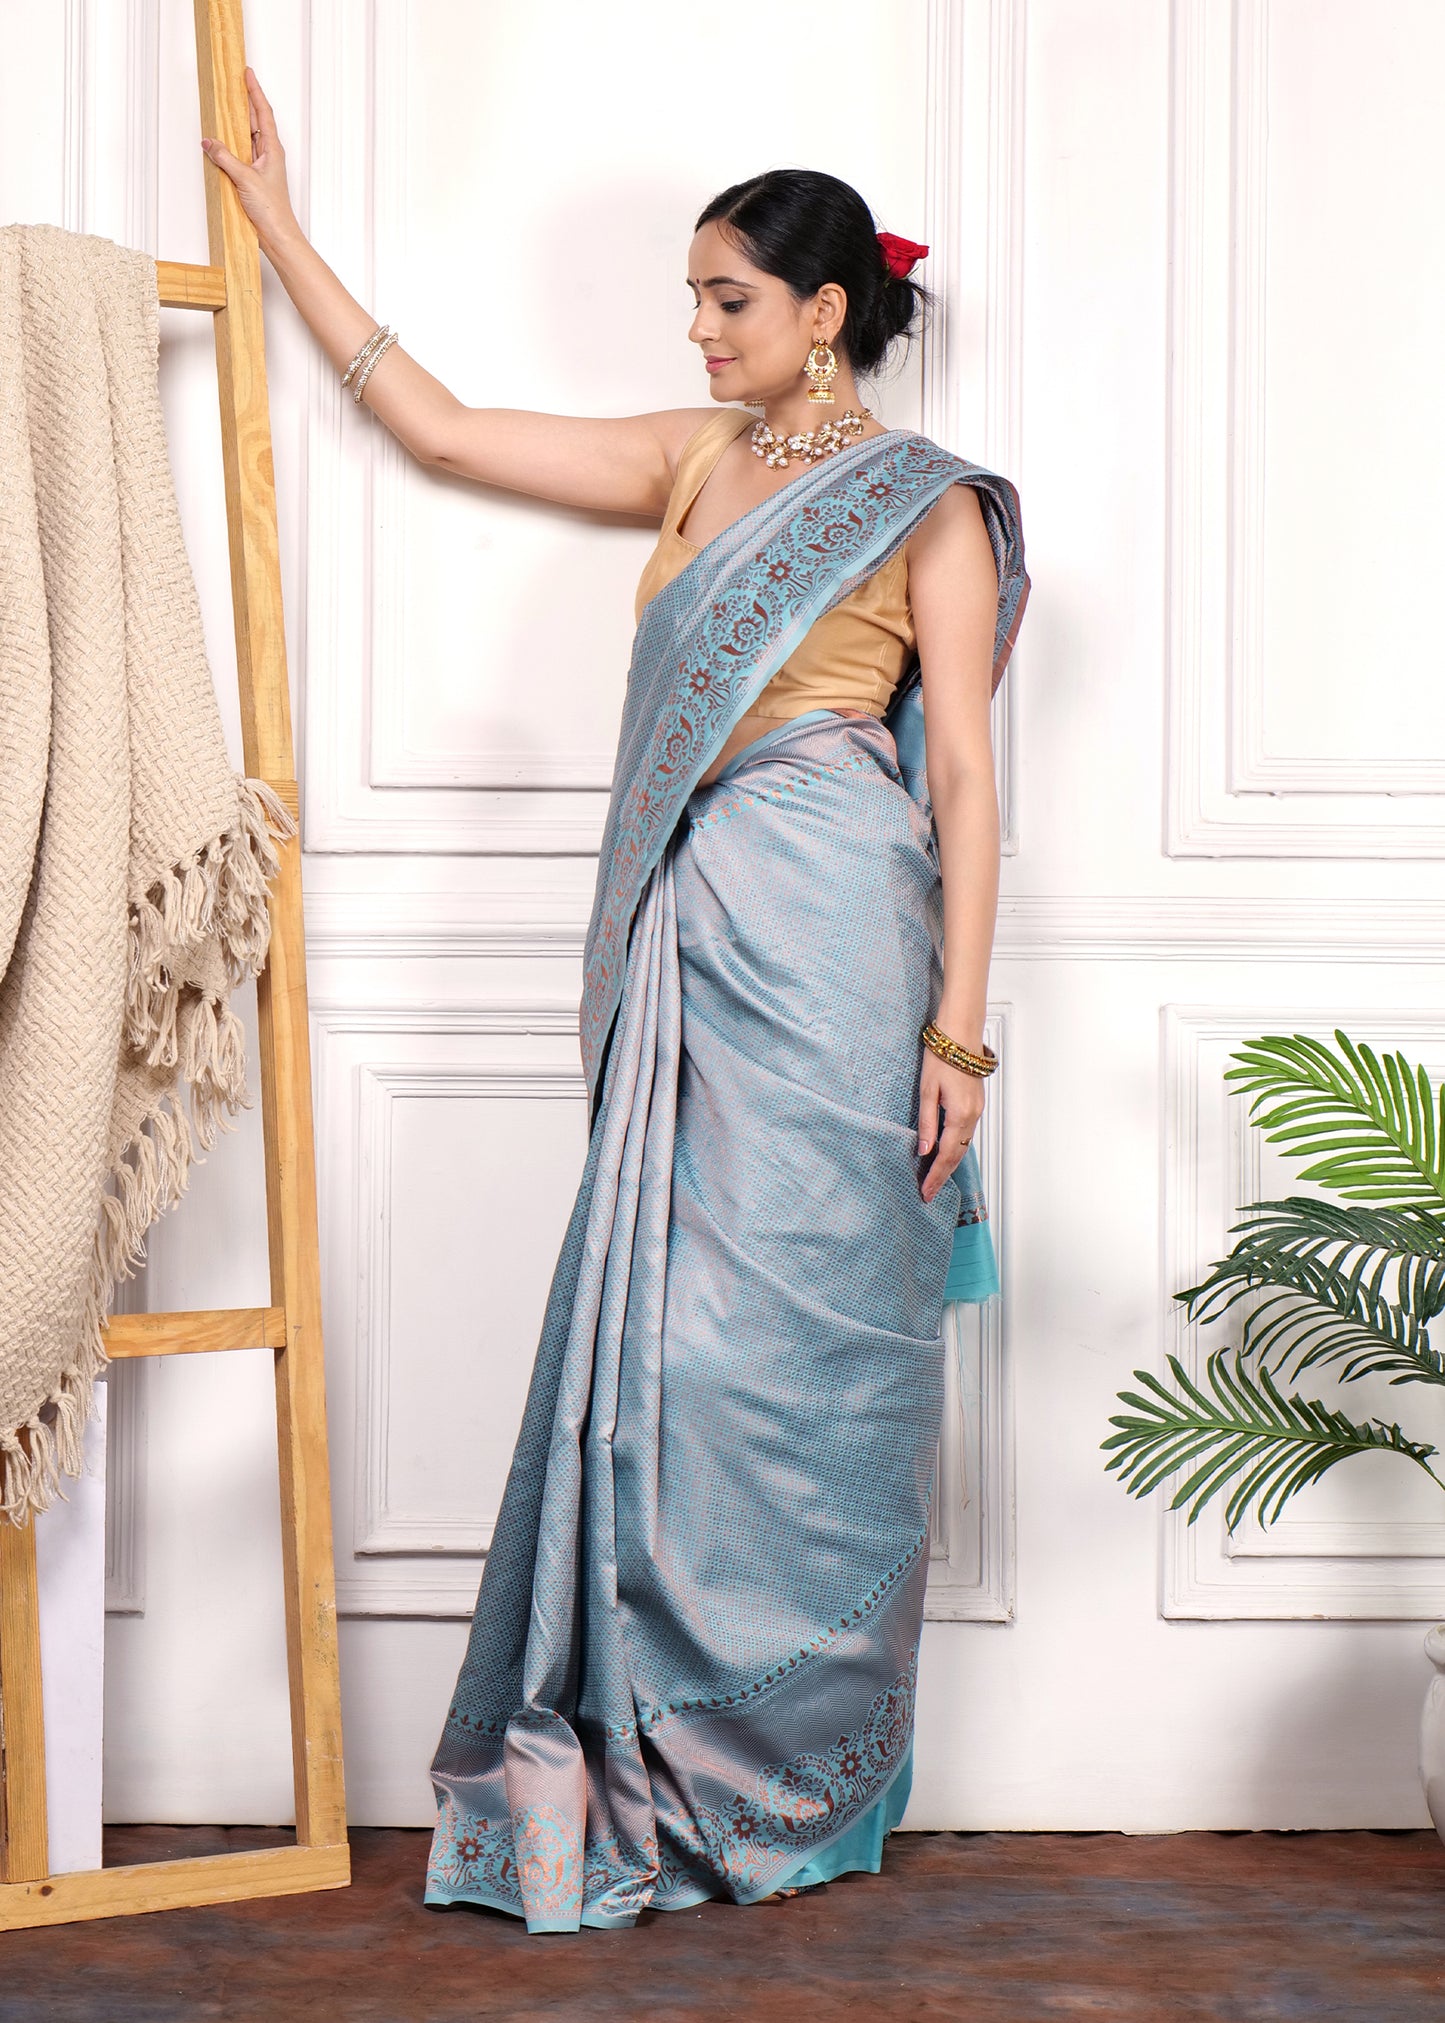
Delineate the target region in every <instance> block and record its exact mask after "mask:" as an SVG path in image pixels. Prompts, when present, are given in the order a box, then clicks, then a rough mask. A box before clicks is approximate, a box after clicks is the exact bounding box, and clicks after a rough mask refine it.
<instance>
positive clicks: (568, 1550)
mask: <svg viewBox="0 0 1445 2023" xmlns="http://www.w3.org/2000/svg"><path fill="white" fill-rule="evenodd" d="M954 484H967V485H971V486H973V487H974V488H975V490H976V493H977V496H978V499H979V504H980V506H981V507H982V509H983V513H984V518H985V522H986V524H987V526H988V530H989V535H990V540H991V542H992V546H993V551H994V557H995V562H996V564H997V568H998V576H999V607H998V626H997V633H996V639H995V663H994V677H993V678H994V686H995V687H997V684H998V681H999V679H1000V678H1001V676H1002V673H1003V669H1004V665H1005V663H1006V661H1007V659H1008V655H1009V653H1010V651H1011V649H1012V646H1013V642H1014V638H1015V636H1016V633H1017V629H1018V624H1019V620H1020V618H1021V616H1022V612H1023V607H1024V603H1025V600H1026V597H1027V592H1028V577H1027V575H1026V574H1025V571H1024V561H1023V544H1022V535H1021V531H1020V526H1019V515H1018V501H1017V498H1016V495H1015V493H1014V490H1013V488H1012V486H1011V485H1009V484H1008V483H1007V481H1006V480H1004V479H1002V478H1000V477H997V476H995V475H994V474H993V473H991V472H988V471H984V470H981V469H980V468H979V467H978V466H977V465H974V464H969V463H966V462H964V461H963V460H961V459H960V458H957V457H955V456H952V455H950V454H949V453H948V452H946V451H944V450H942V449H940V448H939V447H938V446H937V445H936V444H935V443H932V442H930V441H929V440H928V439H927V438H925V437H923V436H919V435H916V434H913V433H912V432H910V431H906V430H892V431H889V432H888V433H887V434H886V435H884V436H879V437H875V438H873V439H872V440H871V441H867V442H864V443H859V444H855V445H854V446H853V447H852V448H851V449H848V450H845V451H842V452H839V453H838V454H837V455H836V456H834V457H832V458H830V459H828V460H827V461H826V462H824V463H821V464H819V465H817V466H815V467H813V468H812V469H811V470H809V471H807V472H805V473H804V474H803V475H802V476H801V477H799V478H797V479H794V480H793V481H792V482H790V483H789V484H788V485H786V486H785V487H784V488H783V490H782V491H781V492H779V493H778V494H777V495H776V496H775V497H774V498H772V499H769V500H767V501H765V502H764V503H763V504H762V505H759V506H757V507H755V508H754V509H753V510H752V511H751V512H749V513H747V514H745V515H744V516H743V517H742V518H741V519H740V520H739V521H737V522H736V523H735V524H734V525H733V526H732V527H730V528H728V529H726V530H725V531H724V532H723V533H722V534H720V535H718V536H717V538H716V539H715V540H713V541H711V542H710V543H708V544H707V545H706V546H705V547H703V548H702V549H700V550H699V552H698V553H697V555H696V556H694V557H693V558H692V560H691V561H690V562H689V563H688V564H687V566H686V567H685V568H684V569H683V570H682V572H681V573H680V574H679V575H678V576H676V577H674V578H673V580H672V581H671V582H670V583H669V584H667V585H666V586H665V587H664V588H663V589H662V590H660V591H659V592H658V594H657V595H656V596H655V597H654V598H653V599H652V601H651V602H650V603H649V604H648V605H647V607H646V609H645V610H644V611H643V614H642V618H641V622H640V624H639V626H638V630H637V636H636V641H635V645H634V651H633V659H632V666H631V670H630V673H629V677H628V689H627V697H626V701H625V704H624V709H623V718H622V727H621V734H620V739H619V748H618V762H617V769H616V773H615V776H614V783H613V790H612V798H611V804H610V808H609V812H608V817H607V823H606V828H605V832H604V836H603V842H602V849H601V859H600V864H599V871H598V880H597V894H596V900H595V903H594V907H593V913H592V920H591V923H590V926H589V930H588V936H587V942H586V949H585V956H584V985H583V1000H582V1008H581V1039H582V1052H583V1061H584V1067H585V1070H586V1075H587V1084H588V1091H589V1103H590V1109H589V1115H590V1135H589V1140H588V1147H587V1155H586V1161H585V1165H584V1170H583V1174H582V1180H581V1184H580V1187H579V1190H578V1194H577V1199H576V1204H575V1206H574V1209H573V1212H572V1216H571V1220H570V1223H569V1226H568V1230H567V1234H566V1237H565V1239H564V1242H563V1245H562V1250H561V1255H560V1257H559V1259H558V1263H557V1266H556V1271H555V1274H554V1277H553V1281H552V1286H551V1291H550V1293H549V1296H548V1301H547V1307H546V1314H545V1318H544V1321H543V1326H542V1334H541V1342H540V1346H539V1348H538V1352H537V1358H536V1363H535V1366H534V1370H533V1374H532V1380H531V1387H530V1391H529V1395H528V1399H527V1405H526V1410H525V1413H524V1417H523V1422H522V1427H521V1432H520V1434H519V1436H518V1440H517V1445H516V1450H515V1454H514V1457H513V1461H512V1466H511V1471H510V1474H509V1476H508V1480H507V1486H506V1491H505V1494H504V1497H503V1501H502V1505H501V1510H500V1513H499V1516H498V1520H497V1525H496V1529H495V1535H494V1538H493V1543H492V1546H491V1550H490V1552H489V1553H488V1556H487V1563H486V1570H485V1574H484V1576H483V1580H482V1584H481V1591H480V1593H479V1596H478V1600H477V1608H476V1614H475V1617H474V1619H473V1623H472V1629H471V1635H470V1640H469V1643H468V1648H467V1654H466V1658H465V1661H464V1663H463V1665H462V1669H461V1674H460V1677H459V1679H458V1681H457V1688H456V1693H455V1697H454V1701H453V1704H452V1707H451V1711H450V1713H449V1714H448V1717H447V1720H446V1725H445V1728H444V1731H443V1734H442V1738H441V1742H440V1744H439V1746H438V1749H437V1753H436V1757H435V1760H434V1762H433V1764H432V1777H433V1781H434V1783H435V1786H436V1792H437V1798H438V1802H439V1817H438V1823H437V1827H436V1831H435V1834H434V1837H433V1842H432V1851H431V1861H430V1866H429V1870H428V1877H427V1890H426V1901H427V1902H428V1903H430V1904H438V1905H440V1904H448V1903H454V1902H458V1901H464V1902H470V1903H476V1904H485V1905H491V1906H493V1907H496V1908H498V1909H502V1910H506V1911H510V1912H513V1913H515V1914H517V1915H519V1916H522V1917H524V1918H525V1919H526V1921H527V1926H528V1929H529V1930H531V1931H534V1932H549V1931H575V1930H577V1928H578V1927H579V1925H589V1926H612V1925H628V1924H631V1923H633V1922H634V1921H635V1919H636V1917H637V1915H638V1913H639V1912H640V1911H643V1910H645V1909H648V1908H652V1909H680V1908H682V1907H683V1906H685V1905H688V1904H695V1903H698V1902H700V1901H701V1900H702V1899H704V1898H706V1897H719V1896H722V1897H729V1898H732V1899H733V1900H735V1901H737V1902H739V1903H750V1902H754V1901H756V1900H757V1899H759V1898H761V1897H763V1896H766V1895H768V1894H769V1893H771V1892H772V1891H774V1890H776V1889H779V1888H780V1887H781V1888H787V1887H799V1886H802V1885H804V1884H807V1883H810V1882H814V1881H818V1880H821V1879H824V1878H826V1877H827V1876H829V1875H833V1874H837V1873H841V1872H842V1871H843V1870H844V1869H847V1868H871V1869H874V1870H876V1869H877V1867H878V1860H879V1849H880V1847H881V1843H882V1839H883V1836H884V1834H885V1833H886V1832H887V1830H888V1828H889V1827H891V1826H892V1825H893V1824H895V1823H896V1820H897V1818H898V1817H899V1815H900V1814H901V1811H902V1807H903V1803H904V1801H905V1799H906V1796H907V1789H908V1778H909V1776H910V1774H911V1749H912V1733H913V1704H914V1684H915V1677H916V1670H917V1658H918V1641H919V1633H920V1627H921V1623H922V1617H923V1598H924V1582H925V1579H926V1577H927V1571H928V1537H929V1507H928V1506H929V1497H930V1493H931V1481H932V1474H933V1465H934V1455H935V1449H936V1445H937V1440H938V1434H939V1426H940V1414H941V1406H942V1397H943V1354H944V1351H943V1345H942V1339H941V1332H942V1316H943V1306H944V1301H945V1298H946V1297H947V1298H955V1297H957V1298H964V1299H982V1298H985V1297H987V1296H988V1294H989V1293H990V1292H991V1291H992V1290H994V1289H995V1288H996V1286H997V1278H996V1275H995V1270H994V1258H993V1249H992V1244H991V1240H990V1237H989V1232H988V1223H987V1209H986V1204H985V1201H984V1198H983V1191H982V1188H981V1185H980V1179H979V1169H978V1163H977V1159H976V1156H975V1154H974V1153H973V1151H972V1149H970V1151H969V1152H968V1154H967V1155H966V1156H965V1159H964V1161H963V1163H962V1164H961V1165H960V1166H959V1168H958V1169H957V1172H956V1173H955V1175H954V1176H953V1177H952V1178H951V1179H950V1180H949V1181H947V1182H945V1184H944V1186H943V1187H942V1188H941V1189H940V1190H939V1193H938V1194H937V1196H936V1197H935V1198H934V1200H933V1201H931V1202H924V1201H923V1200H922V1199H921V1197H920V1194H919V1177H920V1171H921V1169H920V1167H919V1164H918V1162H917V1160H916V1157H915V1135H916V1117H917V1094H918V1076H919V1068H920V1061H921V1052H920V1040H919V1032H920V1028H921V1026H922V1025H923V1023H924V1021H925V1020H926V1019H927V1018H928V1017H929V1016H931V1013H932V1010H933V1008H934V1006H935V1004H936V1003H937V998H938V991H939V987H940V984H941V979H942V968H941V939H942V917H943V912H942V887H941V881H940V876H939V866H938V852H937V844H936V839H935V836H934V831H933V823H932V816H931V812H930V808H929V803H928V796H927V786H926V780H925V774H924V744H923V711H922V696H921V688H920V679H919V670H918V667H917V665H916V663H915V665H914V666H913V667H912V668H911V669H910V670H909V671H908V673H907V675H906V676H905V679H904V681H903V682H902V683H901V684H900V687H899V690H898V691H897V692H896V694H895V696H894V699H893V702H892V704H891V706H890V709H889V712H888V714H887V716H886V717H885V718H883V719H881V720H880V719H877V718H873V717H861V716H860V717H852V716H846V715H843V714H840V713H838V712H835V711H831V710H815V711H810V712H809V713H808V715H807V716H805V717H801V718H795V719H794V720H792V721H791V722H789V723H785V724H783V725H782V726H781V727H780V728H779V729H777V730H773V731H769V732H768V733H767V735H766V736H764V737H762V738H760V739H758V740H757V741H755V742H754V743H753V744H750V745H748V746H747V747H745V749H744V750H743V751H742V752H740V753H738V754H737V755H736V756H735V757H734V758H733V760H732V762H731V763H730V764H729V766H728V767H727V769H726V770H725V772H724V773H723V774H722V775H721V776H720V777H719V778H718V779H717V780H716V781H713V782H711V783H710V784H709V785H707V786H705V787H703V786H699V785H698V781H699V779H700V777H701V775H702V773H703V772H704V771H706V769H707V767H708V765H709V763H710V762H711V760H712V759H713V757H714V756H715V755H716V753H717V751H718V750H719V748H720V747H721V745H722V742H723V740H724V739H725V737H726V736H727V734H728V732H729V730H730V729H731V728H732V726H733V725H734V724H735V723H736V721H737V719H738V718H739V717H740V716H741V715H742V713H743V712H744V711H745V710H746V708H747V707H748V705H749V704H750V703H751V702H752V701H753V700H754V699H755V697H756V696H757V695H758V693H759V692H760V690H761V689H762V688H763V687H764V685H765V684H766V683H767V681H768V680H769V679H770V678H771V676H772V674H773V673H774V672H775V671H776V670H777V669H778V668H779V667H780V666H781V665H782V663H783V662H784V660H785V659H786V658H787V657H788V654H789V653H790V652H791V651H792V650H793V648H794V647H795V646H796V644H797V642H798V640H799V639H800V638H801V637H802V635H803V633H804V632H805V631H806V630H807V628H808V627H809V626H810V625H811V624H812V623H813V622H814V620H815V619H816V618H818V617H819V616H820V615H821V614H822V613H823V612H824V611H827V610H829V609H830V608H831V607H832V605H833V604H835V603H836V602H837V601H838V600H839V599H840V598H842V597H844V596H846V595H847V593H848V591H849V590H850V589H851V588H852V587H853V586H854V585H856V584H857V583H859V582H861V581H863V580H864V579H865V578H866V577H867V576H868V575H870V574H871V573H872V571H873V570H875V569H877V568H878V567H879V566H880V565H881V564H882V563H883V562H884V561H885V560H886V559H887V558H888V556H889V555H891V554H892V553H893V552H894V550H895V549H896V548H897V547H898V545H899V544H900V543H901V542H903V541H905V540H906V539H907V538H908V536H909V534H910V533H911V532H912V531H913V530H914V528H915V527H916V526H917V525H918V524H919V522H920V520H921V519H922V518H923V516H924V515H925V514H926V513H927V512H928V510H929V508H930V507H931V506H932V505H933V504H935V503H936V501H937V500H938V499H939V498H940V497H942V495H943V494H944V492H945V491H947V489H948V488H949V487H950V486H951V485H954Z"/></svg>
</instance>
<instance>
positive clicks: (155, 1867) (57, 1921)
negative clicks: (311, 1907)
mask: <svg viewBox="0 0 1445 2023" xmlns="http://www.w3.org/2000/svg"><path fill="white" fill-rule="evenodd" d="M350 1880H351V1859H350V1851H349V1849H348V1847H347V1845H346V1843H345V1841H341V1842H339V1843H337V1844H336V1845H333V1846H329V1847H318V1846H311V1847H263V1848H257V1849H256V1850H255V1851H254V1852H241V1853H235V1854H203V1855H192V1856H190V1857H189V1858H185V1857H183V1858H182V1859H181V1860H179V1861H148V1862H136V1863H134V1864H132V1865H131V1866H129V1867H126V1868H100V1869H86V1870H82V1871H80V1872H78V1873H76V1874H73V1875H53V1876H42V1877H39V1878H37V1879H35V1880H34V1881H27V1882H15V1883H10V1884H8V1885H7V1884H3V1883H0V1932H10V1931H19V1930H23V1929H26V1928H28V1927H31V1926H35V1925H63V1924H72V1923H74V1922H76V1921H77V1920H78V1919H83V1918H114V1917H121V1916H133V1915H134V1914H135V1913H136V1912H138V1911H173V1910H181V1909H183V1908H185V1907H186V1906H188V1905H193V1904H227V1903H237V1902H240V1901H242V1900H243V1899H245V1898H247V1897H261V1896H265V1897H281V1896H294V1895H297V1894H299V1893H300V1892H302V1891H309V1890H339V1889H345V1887H346V1885H347V1883H348V1882H349V1881H350Z"/></svg>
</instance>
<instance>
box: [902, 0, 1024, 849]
mask: <svg viewBox="0 0 1445 2023" xmlns="http://www.w3.org/2000/svg"><path fill="white" fill-rule="evenodd" d="M1025 30H1026V0H929V6H928V60H927V77H926V80H925V90H924V123H925V132H926V163H927V167H926V182H925V188H924V206H923V215H924V236H925V243H926V244H927V245H928V246H929V248H930V252H929V258H928V270H927V279H928V286H929V287H930V288H931V289H932V290H933V292H934V295H935V298H936V317H937V320H936V322H935V324H934V327H933V328H932V329H931V330H925V332H924V334H923V338H922V341H921V347H920V348H921V353H922V364H923V415H922V423H921V426H922V431H923V433H924V434H925V435H927V436H930V437H931V438H932V439H933V440H934V441H935V442H937V443H941V444H942V445H943V447H944V448H945V449H950V450H953V451H954V452H955V453H956V454H957V455H959V456H964V457H968V458H970V459H971V460H972V461H973V462H974V463H979V464H984V465H986V466H987V467H988V468H989V469H991V470H996V471H1001V472H1002V473H1003V474H1004V475H1005V476H1006V477H1009V478H1012V479H1013V480H1014V481H1015V482H1017V481H1018V476H1019V457H1020V447H1021V442H1022V435H1023V253H1024V241H1023V192H1024V154H1023V149H1024V106H1025V94H1024V73H1025V65H1024V49H1025ZM1027 660H1028V645H1027V641H1025V642H1024V643H1022V644H1021V645H1020V646H1019V648H1018V649H1017V650H1016V652H1015V654H1014V656H1013V657H1012V659H1011V660H1010V663H1009V669H1008V673H1007V674H1006V676H1005V678H1004V680H1003V682H1002V683H1001V685H1000V687H999V691H998V694H997V696H996V697H995V698H994V705H993V734H994V746H995V751H996V753H997V768H996V769H997V775H998V796H999V828H1000V845H1001V848H1002V851H1003V854H1004V855H1005V856H1012V855H1016V854H1017V851H1018V848H1019V838H1018V823H1017V806H1018V794H1017V788H1016V785H1015V780H1016V747H1017V743H1018V731H1017V713H1016V710H1015V706H1014V689H1015V686H1016V684H1017V682H1018V680H1019V678H1020V672H1021V669H1022V668H1023V667H1024V666H1026V665H1027Z"/></svg>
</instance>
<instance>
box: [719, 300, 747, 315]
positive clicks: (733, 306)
mask: <svg viewBox="0 0 1445 2023" xmlns="http://www.w3.org/2000/svg"><path fill="white" fill-rule="evenodd" d="M747 306H748V305H747V303H746V302H720V303H719V304H718V307H719V309H726V310H727V312H728V314H729V315H730V316H731V315H732V314H733V312H734V311H735V310H738V309H746V308H747Z"/></svg>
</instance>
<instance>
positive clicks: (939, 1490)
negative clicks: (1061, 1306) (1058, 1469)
mask: <svg viewBox="0 0 1445 2023" xmlns="http://www.w3.org/2000/svg"><path fill="white" fill-rule="evenodd" d="M1009 1024H1010V1021H1009V1007H1008V1006H1007V1005H999V1006H997V1007H996V1008H995V1009H994V1010H992V1011H991V1012H990V1013H989V1016H988V1018H987V1019H986V1021H985V1023H984V1036H985V1039H986V1040H987V1043H988V1045H989V1046H991V1047H992V1048H993V1050H994V1052H995V1053H996V1054H997V1055H998V1057H999V1060H1000V1061H1001V1062H1003V1061H1007V1060H1008V1058H1009V1055H1010V1051H1011V1042H1010V1038H1009ZM1006 1074H1007V1070H1006V1069H1004V1068H1000V1070H999V1073H998V1074H997V1075H996V1076H995V1077H994V1079H993V1084H992V1086H991V1087H990V1090H989V1098H988V1105H987V1108H986V1109H985V1111H984V1115H983V1121H982V1124H981V1126H980V1129H979V1164H980V1170H981V1171H982V1174H983V1184H984V1191H985V1193H986V1195H987V1197H988V1203H989V1215H990V1228H991V1230H992V1233H993V1239H994V1243H995V1245H996V1246H997V1248H998V1253H999V1280H1000V1283H1001V1284H1002V1285H1003V1287H1004V1288H1005V1293H1004V1299H1003V1300H997V1299H991V1300H986V1301H985V1302H984V1303H983V1305H982V1306H977V1305H970V1306H962V1305H959V1304H957V1303H953V1302H950V1303H949V1304H948V1305H946V1306H945V1307H944V1310H943V1340H944V1348H945V1356H946V1360H945V1365H944V1401H943V1430H942V1434H941V1436H940V1439H939V1443H938V1465H937V1468H936V1470H935V1473H934V1496H933V1532H932V1537H931V1539H930V1542H929V1569H928V1594H927V1599H926V1601H925V1604H924V1616H925V1618H926V1620H928V1621H929V1622H943V1623H970V1622H971V1623H1007V1622H1012V1620H1013V1612H1014V1442H1013V1406H1012V1396H1011V1388H1010V1384H1009V1369H1008V1356H1007V1338H1006V1327H1005V1318H1004V1317H1005V1314H1006V1312H1007V1287H1008V1283H1009V1260H1008V1258H1007V1256H1006V1254H1005V1242H1004V1237H1003V1231H1004V1230H1005V1229H1006V1228H1007V1227H1008V1216H1007V1211H1006V1205H1005V1202H1004V1184H1005V1182H1004V1171H1003V1146H1004V1118H1005V1100H1006V1091H1005V1088H1004V1083H1005V1078H1006Z"/></svg>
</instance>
